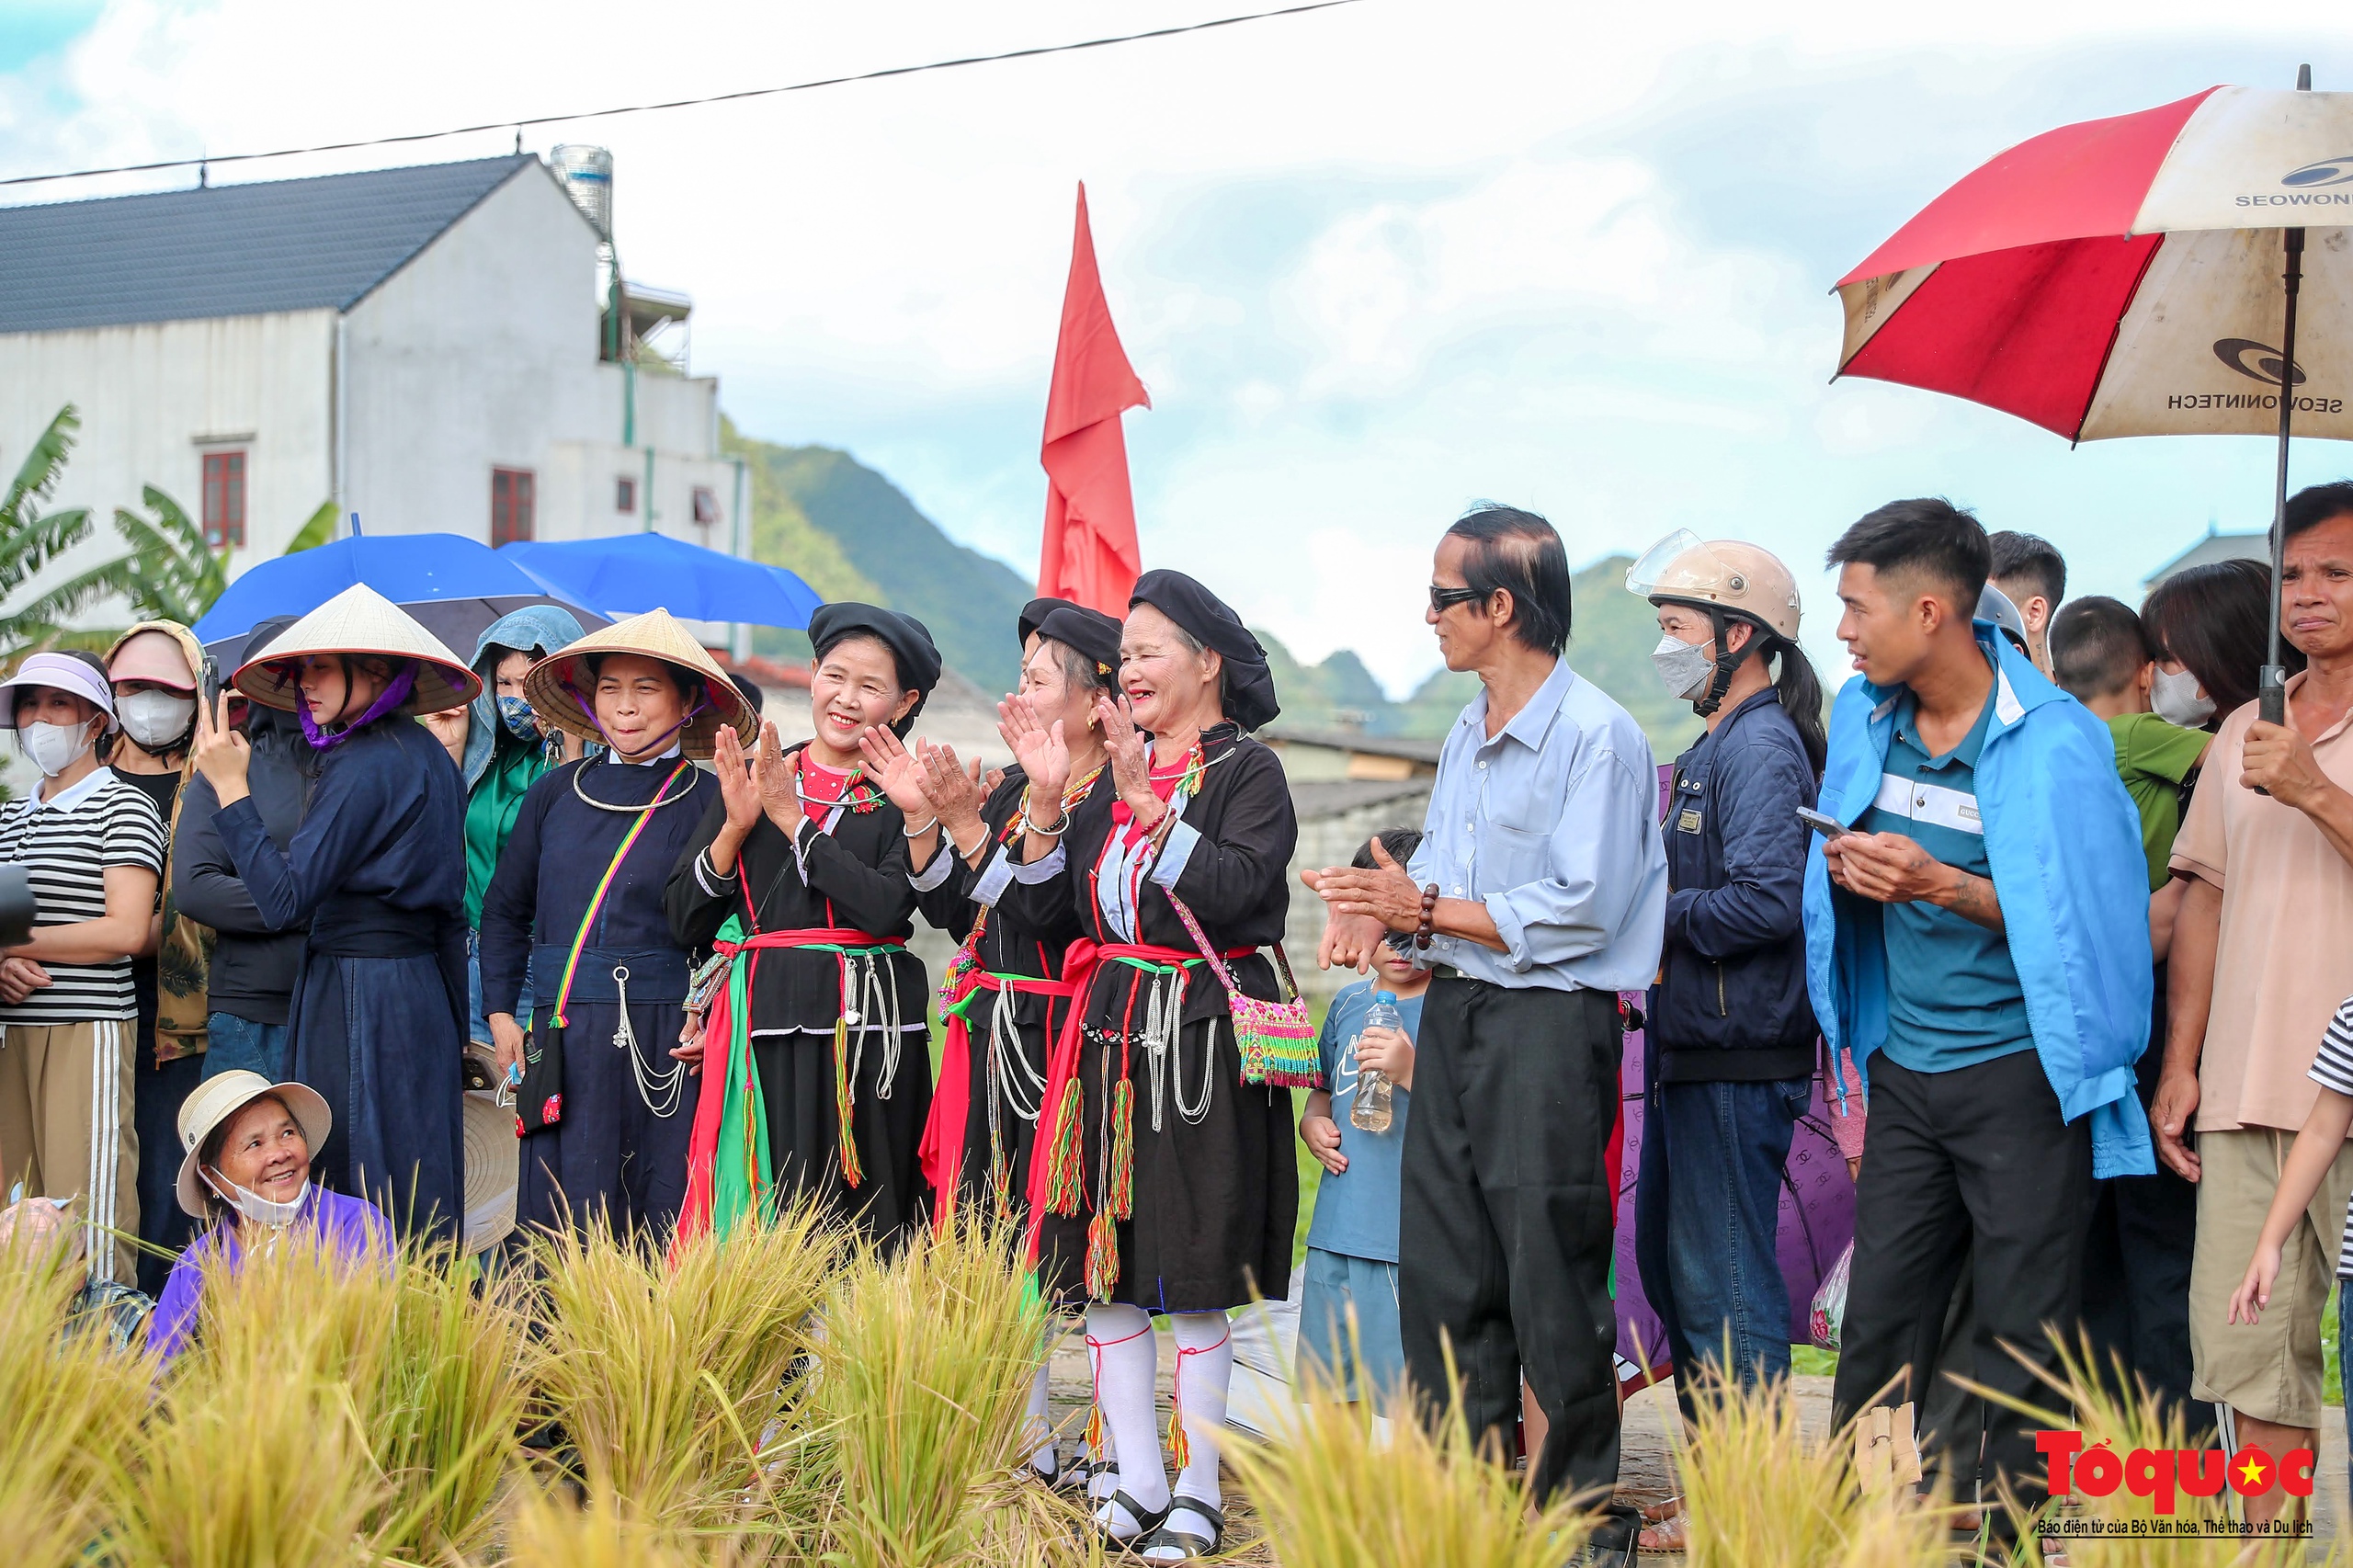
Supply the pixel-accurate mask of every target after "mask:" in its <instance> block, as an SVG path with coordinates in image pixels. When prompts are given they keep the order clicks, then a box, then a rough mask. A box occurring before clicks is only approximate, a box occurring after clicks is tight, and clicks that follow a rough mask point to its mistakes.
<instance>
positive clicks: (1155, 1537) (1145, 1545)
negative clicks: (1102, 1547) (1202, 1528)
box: [1129, 1493, 1225, 1562]
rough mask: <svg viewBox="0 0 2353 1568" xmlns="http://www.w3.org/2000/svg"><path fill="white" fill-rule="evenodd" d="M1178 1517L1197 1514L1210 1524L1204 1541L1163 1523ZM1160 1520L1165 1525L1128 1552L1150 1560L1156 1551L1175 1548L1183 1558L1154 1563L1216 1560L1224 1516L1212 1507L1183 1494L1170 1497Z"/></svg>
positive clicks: (1163, 1559)
mask: <svg viewBox="0 0 2353 1568" xmlns="http://www.w3.org/2000/svg"><path fill="white" fill-rule="evenodd" d="M1179 1513H1187V1514H1198V1515H1199V1516H1200V1517H1202V1518H1204V1519H1207V1520H1208V1521H1209V1524H1210V1534H1209V1535H1207V1536H1206V1537H1204V1536H1199V1535H1196V1534H1194V1533H1193V1532H1192V1531H1191V1530H1180V1529H1174V1528H1170V1527H1169V1526H1168V1525H1167V1524H1166V1523H1165V1521H1166V1520H1167V1519H1169V1518H1172V1517H1175V1516H1176V1515H1177V1514H1179ZM1161 1517H1162V1519H1163V1521H1164V1522H1163V1523H1162V1524H1161V1525H1160V1527H1159V1528H1156V1529H1154V1531H1153V1532H1152V1534H1151V1535H1150V1536H1148V1537H1146V1538H1145V1540H1143V1542H1142V1544H1141V1545H1138V1546H1134V1547H1131V1548H1130V1549H1129V1550H1130V1551H1133V1552H1135V1554H1136V1555H1137V1556H1139V1557H1150V1556H1151V1554H1152V1553H1153V1552H1154V1551H1157V1550H1160V1549H1162V1548H1165V1547H1174V1548H1175V1549H1176V1551H1180V1552H1183V1553H1184V1556H1183V1557H1182V1558H1167V1557H1163V1558H1156V1559H1154V1561H1155V1562H1191V1561H1193V1560H1194V1559H1195V1558H1197V1557H1214V1556H1216V1555H1217V1553H1218V1549H1219V1548H1220V1547H1222V1546H1223V1545H1224V1544H1225V1515H1224V1514H1223V1513H1222V1512H1220V1511H1219V1509H1218V1506H1217V1505H1216V1504H1214V1503H1204V1502H1202V1501H1201V1500H1200V1499H1199V1497H1188V1496H1186V1495H1184V1494H1182V1493H1177V1494H1172V1495H1171V1496H1170V1497H1169V1499H1168V1506H1167V1508H1166V1509H1165V1510H1164V1511H1163V1513H1162V1515H1161Z"/></svg>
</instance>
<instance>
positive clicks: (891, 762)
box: [858, 724, 939, 823]
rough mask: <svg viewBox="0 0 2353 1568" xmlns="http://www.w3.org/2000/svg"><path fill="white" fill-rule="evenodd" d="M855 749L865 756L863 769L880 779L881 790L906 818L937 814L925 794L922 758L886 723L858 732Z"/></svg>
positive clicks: (912, 819) (914, 819) (920, 819)
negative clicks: (860, 733) (864, 767)
mask: <svg viewBox="0 0 2353 1568" xmlns="http://www.w3.org/2000/svg"><path fill="white" fill-rule="evenodd" d="M917 744H922V743H920V742H919V743H917ZM858 755H859V756H863V757H864V758H865V759H866V770H867V771H868V772H869V773H870V774H872V775H873V776H874V778H876V780H877V781H879V782H880V783H881V787H882V793H883V794H884V795H886V796H887V797H889V799H890V801H891V803H892V805H894V806H896V807H898V808H899V810H900V812H902V813H903V814H904V816H905V817H906V819H907V821H908V822H910V823H918V822H923V821H925V820H926V819H927V818H932V817H937V816H938V814H939V813H938V812H937V811H935V810H933V809H932V806H931V802H930V801H927V800H926V798H925V794H924V781H925V774H926V768H925V767H924V759H923V758H921V757H919V756H916V755H915V753H913V752H911V751H909V750H908V749H907V743H906V742H904V741H903V740H901V739H900V738H899V737H898V736H897V735H895V734H893V733H892V732H891V729H890V727H889V726H888V725H885V724H876V725H874V726H872V727H871V728H870V729H869V730H868V731H867V732H866V733H864V734H862V735H860V736H858Z"/></svg>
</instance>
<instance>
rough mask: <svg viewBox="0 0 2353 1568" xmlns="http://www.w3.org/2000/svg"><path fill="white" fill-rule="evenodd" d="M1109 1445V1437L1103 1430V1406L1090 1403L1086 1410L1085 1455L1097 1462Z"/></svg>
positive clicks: (1100, 1459) (1100, 1460) (1099, 1461)
mask: <svg viewBox="0 0 2353 1568" xmlns="http://www.w3.org/2000/svg"><path fill="white" fill-rule="evenodd" d="M1110 1446H1111V1442H1110V1438H1109V1437H1108V1436H1106V1435H1105V1433H1104V1430H1103V1407H1102V1406H1101V1405H1099V1404H1096V1405H1090V1406H1089V1407H1088V1408H1087V1412H1086V1457H1087V1458H1088V1459H1089V1460H1094V1461H1095V1462H1096V1463H1097V1464H1099V1463H1101V1462H1102V1460H1103V1455H1104V1453H1105V1451H1106V1450H1107V1449H1109V1448H1110Z"/></svg>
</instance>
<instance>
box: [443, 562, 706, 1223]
mask: <svg viewBox="0 0 2353 1568" xmlns="http://www.w3.org/2000/svg"><path fill="white" fill-rule="evenodd" d="M524 693H525V695H526V696H527V697H528V698H529V700H530V703H531V708H532V711H533V712H535V713H537V714H538V715H539V716H540V718H542V719H544V720H545V721H546V722H549V723H551V724H552V725H554V726H556V727H557V728H559V729H561V730H563V731H564V732H565V733H569V734H572V735H576V736H578V737H580V738H581V739H583V740H597V741H602V742H603V743H604V744H605V746H606V748H607V749H606V750H605V752H604V754H603V756H600V757H597V758H595V759H593V760H579V761H574V762H568V763H565V764H563V766H561V767H557V768H555V769H553V770H552V771H551V772H548V773H545V774H542V775H541V776H540V778H536V779H534V780H533V781H532V782H531V785H530V787H529V789H527V790H525V791H524V793H523V798H522V800H521V801H520V802H519V804H518V807H517V812H516V814H515V820H514V824H513V826H512V828H511V829H510V830H509V832H508V835H507V838H506V846H505V847H504V848H503V849H502V850H501V852H500V854H499V857H498V869H497V870H496V872H495V874H494V875H493V876H492V878H491V880H490V886H489V889H488V890H487V891H486V892H484V894H483V905H482V987H483V1014H484V1016H485V1017H487V1019H488V1021H489V1024H490V1032H491V1037H492V1040H493V1041H494V1044H495V1045H496V1047H497V1051H498V1065H499V1070H500V1072H501V1074H503V1075H506V1077H507V1079H508V1082H509V1083H510V1084H512V1085H514V1087H515V1091H516V1102H517V1103H516V1131H517V1134H518V1135H519V1136H520V1137H521V1139H522V1142H523V1148H522V1172H521V1176H520V1183H519V1186H518V1187H517V1192H516V1201H515V1217H516V1220H517V1223H518V1224H519V1225H522V1226H529V1227H538V1228H545V1229H554V1228H560V1227H563V1226H565V1225H570V1224H579V1223H583V1222H586V1221H590V1220H592V1219H594V1218H596V1217H598V1216H601V1217H603V1218H604V1219H605V1220H606V1221H608V1222H609V1223H610V1224H611V1226H612V1228H613V1230H614V1231H615V1232H616V1233H620V1234H624V1235H628V1234H640V1235H648V1236H652V1237H654V1238H657V1239H659V1240H663V1241H666V1240H667V1239H668V1236H669V1232H670V1229H671V1227H672V1226H673V1225H674V1224H676V1221H677V1217H678V1207H679V1205H680V1204H681V1203H682V1202H684V1201H685V1199H686V1195H687V1138H688V1132H689V1131H691V1130H692V1128H693V1126H694V1109H693V1104H692V1101H691V1100H690V1098H689V1097H688V1095H687V1092H686V1091H687V1083H686V1078H687V1070H686V1066H685V1064H684V1063H683V1062H676V1061H673V1060H672V1059H671V1055H670V1051H671V1048H672V1047H673V1046H675V1045H676V1043H677V1040H678V1028H679V1024H680V1022H681V1021H682V1019H683V1018H684V1017H685V1007H686V999H687V983H688V970H689V968H690V963H689V955H688V950H687V949H686V947H685V945H684V944H682V943H680V942H679V941H678V940H677V939H676V938H675V937H672V936H671V935H670V918H669V911H668V908H667V904H666V902H665V900H666V895H667V890H668V886H669V880H670V869H671V868H672V867H674V866H676V864H677V863H678V858H679V857H680V856H682V855H684V854H686V853H687V852H688V849H690V848H691V847H693V846H694V845H695V844H696V842H697V840H696V836H695V835H696V831H697V829H698V828H699V826H700V825H701V823H702V818H703V812H704V808H706V807H707V806H709V805H710V804H711V803H712V802H713V801H717V800H718V799H719V780H718V779H717V778H713V777H711V776H710V774H708V773H705V772H703V771H702V770H701V769H700V768H698V767H695V765H694V761H693V759H694V758H696V757H701V756H710V753H711V749H712V744H713V741H714V739H715V737H716V736H717V734H718V733H719V731H720V730H721V729H722V727H727V728H730V729H731V732H732V731H733V730H735V729H739V728H740V729H748V728H749V725H748V722H747V720H746V715H745V705H744V699H743V698H742V696H741V695H740V694H739V693H738V692H737V691H736V689H735V687H734V684H733V682H731V681H730V680H729V679H728V678H727V676H726V673H725V672H724V671H722V670H721V669H720V667H719V666H718V665H716V664H714V663H713V662H712V661H711V657H710V654H709V653H705V652H704V651H703V648H702V644H701V643H699V642H697V641H696V640H695V639H694V637H693V636H692V635H691V634H689V633H688V631H687V629H686V628H685V627H683V626H680V625H679V624H678V623H677V622H676V620H674V619H671V617H670V615H669V612H668V611H666V610H659V609H657V610H650V611H648V612H647V613H645V614H643V615H639V616H632V617H631V618H630V619H627V620H622V621H617V622H615V623H614V624H613V625H611V626H608V627H606V628H605V629H604V630H602V631H593V632H590V633H589V634H588V635H586V636H585V637H581V638H579V639H577V640H575V641H574V642H570V643H567V644H566V645H564V646H563V648H561V649H559V650H557V651H556V652H555V653H551V654H550V655H549V656H548V657H546V658H544V659H541V660H540V662H539V663H538V664H536V665H533V666H531V669H530V672H529V675H527V676H525V677H524ZM527 966H528V969H527ZM527 972H528V973H529V974H530V975H532V976H535V977H537V979H538V981H539V988H540V994H539V995H538V996H537V997H536V998H535V1004H536V1005H535V1006H533V1008H532V1009H531V1013H530V1017H529V1018H528V1019H527V1020H518V1019H517V1017H516V1012H515V1009H516V1007H517V1004H518V999H519V998H520V996H521V994H522V992H523V987H524V983H525V975H526V973H527ZM527 1025H528V1029H527ZM521 1234H522V1232H520V1231H518V1232H517V1235H518V1236H519V1235H521Z"/></svg>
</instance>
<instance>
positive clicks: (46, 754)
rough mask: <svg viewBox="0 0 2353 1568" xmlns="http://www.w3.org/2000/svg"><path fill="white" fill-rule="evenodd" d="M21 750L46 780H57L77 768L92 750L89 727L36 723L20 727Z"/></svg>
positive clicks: (18, 726) (19, 741)
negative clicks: (83, 756)
mask: <svg viewBox="0 0 2353 1568" xmlns="http://www.w3.org/2000/svg"><path fill="white" fill-rule="evenodd" d="M89 749H90V726H89V725H88V724H75V725H72V726H70V727H69V726H67V725H64V724H46V723H42V722H40V721H38V720H36V721H35V722H32V723H29V724H19V725H17V750H19V751H21V752H23V753H24V754H25V757H26V760H28V762H30V763H31V764H32V765H33V766H34V767H38V768H40V773H41V777H42V778H56V777H57V776H58V775H59V774H61V773H63V772H64V771H65V770H66V769H67V768H69V767H73V766H74V761H75V759H77V758H78V757H80V756H81V755H82V754H83V753H84V752H85V751H88V750H89Z"/></svg>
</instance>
